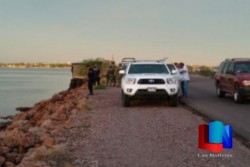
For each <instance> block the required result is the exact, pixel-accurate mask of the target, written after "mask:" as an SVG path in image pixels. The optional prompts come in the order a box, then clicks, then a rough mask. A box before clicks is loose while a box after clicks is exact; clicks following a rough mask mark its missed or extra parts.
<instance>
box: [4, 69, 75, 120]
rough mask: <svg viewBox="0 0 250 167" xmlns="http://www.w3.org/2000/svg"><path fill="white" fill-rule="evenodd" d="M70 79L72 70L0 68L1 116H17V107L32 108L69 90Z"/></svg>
mask: <svg viewBox="0 0 250 167" xmlns="http://www.w3.org/2000/svg"><path fill="white" fill-rule="evenodd" d="M70 79H71V72H70V69H28V68H23V69H10V68H0V116H5V115H12V114H16V113H18V111H16V110H15V109H16V107H32V106H33V105H34V104H35V103H37V102H39V101H41V100H44V99H49V98H50V97H51V96H52V95H54V94H55V93H57V92H60V91H62V90H66V89H68V87H69V84H70ZM0 121H1V120H0Z"/></svg>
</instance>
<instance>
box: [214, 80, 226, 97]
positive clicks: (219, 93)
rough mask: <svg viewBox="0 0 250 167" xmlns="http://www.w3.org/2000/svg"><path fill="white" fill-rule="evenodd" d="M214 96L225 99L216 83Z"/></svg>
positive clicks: (223, 93) (218, 84)
mask: <svg viewBox="0 0 250 167" xmlns="http://www.w3.org/2000/svg"><path fill="white" fill-rule="evenodd" d="M216 95H217V97H219V98H223V97H225V92H224V91H222V90H221V86H220V83H217V85H216Z"/></svg>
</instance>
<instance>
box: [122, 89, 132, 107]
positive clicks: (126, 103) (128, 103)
mask: <svg viewBox="0 0 250 167" xmlns="http://www.w3.org/2000/svg"><path fill="white" fill-rule="evenodd" d="M122 106H123V107H129V106H131V100H130V97H129V96H128V95H125V94H124V93H123V91H122Z"/></svg>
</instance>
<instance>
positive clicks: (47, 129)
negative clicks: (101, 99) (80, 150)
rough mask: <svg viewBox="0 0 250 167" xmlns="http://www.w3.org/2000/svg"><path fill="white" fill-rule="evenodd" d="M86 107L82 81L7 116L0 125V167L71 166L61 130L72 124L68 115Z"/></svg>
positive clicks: (72, 115)
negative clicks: (0, 125) (30, 106)
mask: <svg viewBox="0 0 250 167" xmlns="http://www.w3.org/2000/svg"><path fill="white" fill-rule="evenodd" d="M87 108H88V107H87V103H86V85H83V86H81V87H77V88H75V89H69V90H66V91H62V92H60V93H57V94H55V95H54V96H53V97H52V98H51V99H48V100H43V101H41V102H39V103H37V104H35V105H34V106H33V107H32V108H30V109H29V110H27V111H25V112H20V113H19V114H17V115H15V116H11V121H10V122H8V123H4V124H3V126H2V127H1V129H0V167H14V166H15V167H29V166H32V167H40V166H43V167H47V166H62V167H63V166H65V167H66V166H68V167H70V166H72V165H71V163H70V162H69V161H70V156H69V155H67V154H66V153H65V149H66V145H67V144H66V141H65V140H64V133H65V131H67V130H68V129H71V128H74V127H75V125H74V123H73V122H72V121H71V119H70V118H71V117H74V116H75V115H77V114H78V113H79V112H82V111H85V110H87ZM60 159H64V161H60ZM66 161H68V162H66Z"/></svg>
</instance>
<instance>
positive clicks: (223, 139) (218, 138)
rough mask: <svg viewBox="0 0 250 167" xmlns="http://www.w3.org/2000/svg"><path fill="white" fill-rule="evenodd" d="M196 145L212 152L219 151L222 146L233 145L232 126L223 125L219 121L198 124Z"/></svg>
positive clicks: (230, 146) (228, 147) (227, 147)
mask: <svg viewBox="0 0 250 167" xmlns="http://www.w3.org/2000/svg"><path fill="white" fill-rule="evenodd" d="M198 147H199V148H200V149H203V150H208V151H212V152H221V151H222V150H223V148H226V149H231V148H232V147H233V137H232V126H230V125H226V126H224V125H223V123H222V122H220V121H214V122H210V123H209V125H206V124H202V125H200V126H199V144H198Z"/></svg>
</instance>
